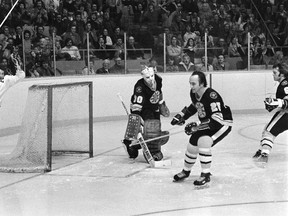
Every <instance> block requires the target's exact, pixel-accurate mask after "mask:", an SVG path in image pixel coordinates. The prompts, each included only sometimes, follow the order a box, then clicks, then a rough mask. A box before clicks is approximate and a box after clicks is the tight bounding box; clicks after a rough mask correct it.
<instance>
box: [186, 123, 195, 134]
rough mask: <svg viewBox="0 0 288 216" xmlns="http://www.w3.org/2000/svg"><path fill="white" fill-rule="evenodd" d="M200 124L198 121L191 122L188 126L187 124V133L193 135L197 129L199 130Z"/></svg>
mask: <svg viewBox="0 0 288 216" xmlns="http://www.w3.org/2000/svg"><path fill="white" fill-rule="evenodd" d="M197 126H198V124H197V123H196V122H191V123H188V124H187V125H186V126H185V133H186V134H187V135H191V134H193V133H195V132H196V131H198V128H197Z"/></svg>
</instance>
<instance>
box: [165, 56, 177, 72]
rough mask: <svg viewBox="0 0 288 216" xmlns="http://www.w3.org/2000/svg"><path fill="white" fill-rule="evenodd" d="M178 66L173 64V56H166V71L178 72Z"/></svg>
mask: <svg viewBox="0 0 288 216" xmlns="http://www.w3.org/2000/svg"><path fill="white" fill-rule="evenodd" d="M178 71H179V68H178V66H177V65H175V64H174V59H173V58H168V63H167V66H166V72H178Z"/></svg>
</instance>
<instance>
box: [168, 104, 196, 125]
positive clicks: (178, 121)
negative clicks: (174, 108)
mask: <svg viewBox="0 0 288 216" xmlns="http://www.w3.org/2000/svg"><path fill="white" fill-rule="evenodd" d="M187 113H189V114H190V112H189V110H188V108H187V107H186V106H185V107H184V108H183V109H182V110H181V112H180V113H178V114H177V115H175V116H174V117H173V119H172V121H171V124H172V125H176V124H177V125H180V126H181V125H183V124H185V118H184V116H186V119H188V118H189V117H190V116H191V115H188V117H187Z"/></svg>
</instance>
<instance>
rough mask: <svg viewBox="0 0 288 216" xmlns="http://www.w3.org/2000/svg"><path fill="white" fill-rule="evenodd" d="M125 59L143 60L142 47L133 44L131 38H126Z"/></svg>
mask: <svg viewBox="0 0 288 216" xmlns="http://www.w3.org/2000/svg"><path fill="white" fill-rule="evenodd" d="M127 58H128V59H139V58H142V59H144V51H143V49H142V47H140V46H139V45H138V44H136V43H135V39H134V37H133V36H130V37H129V38H128V43H127Z"/></svg>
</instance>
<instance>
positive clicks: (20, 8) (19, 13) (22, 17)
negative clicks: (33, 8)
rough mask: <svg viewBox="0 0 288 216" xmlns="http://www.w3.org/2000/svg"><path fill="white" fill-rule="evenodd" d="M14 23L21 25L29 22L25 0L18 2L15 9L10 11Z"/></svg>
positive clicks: (29, 16) (29, 15)
mask: <svg viewBox="0 0 288 216" xmlns="http://www.w3.org/2000/svg"><path fill="white" fill-rule="evenodd" d="M12 13H14V14H13V18H14V22H15V25H19V26H23V25H25V24H26V25H30V24H31V14H30V12H29V11H28V10H27V9H26V4H25V2H19V4H18V5H17V6H16V8H15V10H14V11H12Z"/></svg>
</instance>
